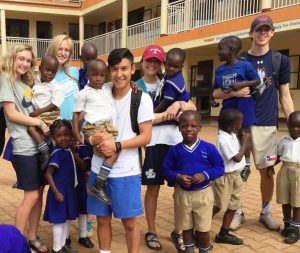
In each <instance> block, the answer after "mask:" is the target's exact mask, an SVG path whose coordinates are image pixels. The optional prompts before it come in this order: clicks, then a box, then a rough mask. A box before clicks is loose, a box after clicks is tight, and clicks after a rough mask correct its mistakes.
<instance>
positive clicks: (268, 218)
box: [259, 212, 280, 231]
mask: <svg viewBox="0 0 300 253" xmlns="http://www.w3.org/2000/svg"><path fill="white" fill-rule="evenodd" d="M259 222H261V223H262V224H264V225H265V227H266V228H267V229H269V230H271V231H279V230H280V226H279V224H277V223H276V221H275V219H274V218H273V216H272V214H271V213H270V212H269V213H267V214H262V213H261V214H260V216H259Z"/></svg>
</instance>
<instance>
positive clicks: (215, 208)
mask: <svg viewBox="0 0 300 253" xmlns="http://www.w3.org/2000/svg"><path fill="white" fill-rule="evenodd" d="M218 212H220V209H219V208H218V207H216V206H214V207H213V215H212V217H214V216H215V215H216V214H217V213H218Z"/></svg>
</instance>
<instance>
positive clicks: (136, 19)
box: [128, 7, 144, 25]
mask: <svg viewBox="0 0 300 253" xmlns="http://www.w3.org/2000/svg"><path fill="white" fill-rule="evenodd" d="M143 19H144V7H142V8H139V9H135V10H133V11H130V12H129V13H128V25H134V24H137V23H140V22H143Z"/></svg>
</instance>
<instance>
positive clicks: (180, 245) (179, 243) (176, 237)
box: [171, 231, 185, 253]
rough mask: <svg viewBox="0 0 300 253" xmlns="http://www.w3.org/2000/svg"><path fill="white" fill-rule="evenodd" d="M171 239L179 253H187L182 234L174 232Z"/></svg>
mask: <svg viewBox="0 0 300 253" xmlns="http://www.w3.org/2000/svg"><path fill="white" fill-rule="evenodd" d="M171 238H172V241H173V243H174V245H175V248H176V249H177V251H178V253H183V252H185V246H184V242H183V237H182V234H178V233H176V232H175V231H172V232H171Z"/></svg>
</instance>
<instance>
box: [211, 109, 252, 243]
mask: <svg viewBox="0 0 300 253" xmlns="http://www.w3.org/2000/svg"><path fill="white" fill-rule="evenodd" d="M218 121H219V132H218V138H217V149H218V150H219V152H220V154H221V156H222V157H223V160H224V165H225V174H224V176H223V177H220V178H218V179H216V180H215V181H214V184H213V191H214V197H215V204H214V208H213V216H214V215H216V214H217V213H218V212H219V211H220V210H226V211H225V213H224V216H223V223H222V226H221V229H220V232H219V233H218V234H217V235H216V237H215V242H216V243H226V244H233V245H241V244H243V240H241V239H239V238H238V237H236V236H234V235H232V234H229V227H230V223H231V221H232V219H233V216H234V214H235V212H236V210H237V209H238V208H240V207H241V195H242V189H243V181H242V178H241V174H240V173H241V171H242V170H243V168H244V166H245V164H246V161H245V156H244V154H245V150H246V147H247V145H249V140H250V134H248V133H244V135H243V137H242V144H241V145H240V142H239V140H238V138H237V133H238V131H239V130H240V129H241V126H242V121H243V114H242V113H241V112H240V111H238V110H236V109H227V110H224V111H222V112H221V114H220V116H219V119H218Z"/></svg>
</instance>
